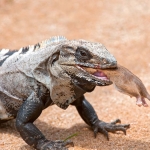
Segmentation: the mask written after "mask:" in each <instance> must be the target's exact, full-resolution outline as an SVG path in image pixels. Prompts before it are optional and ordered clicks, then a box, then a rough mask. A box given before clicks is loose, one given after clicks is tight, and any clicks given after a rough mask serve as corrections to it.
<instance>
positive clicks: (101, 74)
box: [93, 70, 108, 80]
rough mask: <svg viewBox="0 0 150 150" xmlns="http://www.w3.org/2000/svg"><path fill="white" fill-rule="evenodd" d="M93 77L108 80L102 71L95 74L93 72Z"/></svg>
mask: <svg viewBox="0 0 150 150" xmlns="http://www.w3.org/2000/svg"><path fill="white" fill-rule="evenodd" d="M93 75H94V76H96V77H100V78H101V79H106V80H108V77H107V76H106V75H105V74H104V73H103V72H102V71H99V70H98V71H97V72H94V73H93Z"/></svg>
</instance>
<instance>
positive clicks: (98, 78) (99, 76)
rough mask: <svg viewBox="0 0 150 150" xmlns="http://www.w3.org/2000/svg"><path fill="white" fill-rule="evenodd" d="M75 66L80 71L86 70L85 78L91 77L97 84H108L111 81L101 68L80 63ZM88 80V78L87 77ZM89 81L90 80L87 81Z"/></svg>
mask: <svg viewBox="0 0 150 150" xmlns="http://www.w3.org/2000/svg"><path fill="white" fill-rule="evenodd" d="M76 67H77V68H78V69H79V70H81V71H82V72H86V78H87V74H88V78H89V79H92V82H95V83H96V84H97V85H110V84H112V82H111V81H110V80H109V78H108V77H107V75H105V74H104V72H103V71H102V70H101V69H98V68H97V67H94V68H92V67H86V66H82V65H76ZM87 80H88V79H87ZM89 82H90V81H89Z"/></svg>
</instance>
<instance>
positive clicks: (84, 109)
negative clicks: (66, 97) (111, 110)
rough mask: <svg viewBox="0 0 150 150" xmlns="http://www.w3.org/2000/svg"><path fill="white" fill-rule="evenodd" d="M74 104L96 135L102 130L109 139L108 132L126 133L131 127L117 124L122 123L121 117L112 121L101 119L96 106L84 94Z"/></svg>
mask: <svg viewBox="0 0 150 150" xmlns="http://www.w3.org/2000/svg"><path fill="white" fill-rule="evenodd" d="M72 105H74V106H76V108H77V110H78V112H79V114H80V116H81V118H82V119H83V120H84V121H85V122H86V123H87V124H88V125H89V126H91V127H92V129H93V131H94V135H95V137H96V135H97V133H98V132H101V133H102V134H104V136H106V138H107V139H108V140H109V136H108V132H115V131H123V132H124V134H126V130H127V129H128V128H129V127H130V125H129V124H124V125H122V124H119V125H116V123H121V121H120V120H119V119H116V120H115V121H113V122H111V123H106V122H103V121H101V120H99V119H98V116H97V114H96V112H95V110H94V108H93V107H92V106H91V104H90V103H89V102H88V101H87V100H86V99H85V98H84V96H82V97H81V98H79V99H78V100H76V101H74V102H73V103H72Z"/></svg>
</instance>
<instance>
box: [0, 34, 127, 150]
mask: <svg viewBox="0 0 150 150" xmlns="http://www.w3.org/2000/svg"><path fill="white" fill-rule="evenodd" d="M83 67H87V68H94V69H95V72H94V73H93V74H91V73H89V72H87V71H86V70H85V69H84V68H83ZM116 67H117V61H116V59H115V58H114V56H113V55H112V54H110V53H109V51H108V50H107V49H106V48H105V47H104V46H103V45H102V44H100V43H94V42H88V41H85V40H67V39H66V38H65V37H62V36H58V37H53V38H50V39H48V40H45V41H43V42H41V43H38V44H35V45H33V46H28V47H23V48H21V49H20V50H18V51H16V50H15V51H9V50H8V49H2V50H1V51H0V122H1V123H2V122H5V121H8V120H11V119H14V118H16V128H17V130H18V132H19V133H20V135H21V137H22V138H23V140H24V141H25V142H26V143H27V144H28V145H30V146H32V147H34V148H35V149H37V150H67V149H68V148H67V147H66V146H68V145H73V142H71V141H59V140H58V141H50V140H48V139H46V138H45V136H44V135H43V134H42V133H41V131H40V130H39V129H38V128H37V127H36V126H35V125H34V124H33V122H34V121H35V120H36V119H37V118H38V117H39V116H40V114H41V112H42V110H43V109H45V108H47V107H48V106H50V105H53V104H56V105H57V106H58V107H60V108H62V109H67V107H68V106H69V105H73V106H75V107H76V109H77V111H78V112H79V115H80V116H81V118H82V119H83V120H84V121H85V122H86V123H87V124H88V125H89V126H91V127H92V129H93V131H94V135H95V137H96V135H97V133H98V132H101V133H102V134H104V135H105V136H106V137H107V139H109V137H108V132H114V131H123V132H124V133H126V130H127V129H128V128H129V124H124V125H121V124H119V125H117V124H116V123H119V122H120V120H119V119H117V120H115V121H114V122H112V123H105V122H103V121H101V120H99V118H98V116H97V114H96V112H95V110H94V108H93V107H92V106H91V104H90V103H89V102H88V101H87V100H86V99H85V97H84V94H85V93H86V92H91V91H93V90H94V88H95V87H96V86H106V85H110V84H112V82H111V81H110V80H109V79H108V78H107V76H105V75H104V74H102V73H101V74H100V73H99V72H98V71H97V69H107V68H116Z"/></svg>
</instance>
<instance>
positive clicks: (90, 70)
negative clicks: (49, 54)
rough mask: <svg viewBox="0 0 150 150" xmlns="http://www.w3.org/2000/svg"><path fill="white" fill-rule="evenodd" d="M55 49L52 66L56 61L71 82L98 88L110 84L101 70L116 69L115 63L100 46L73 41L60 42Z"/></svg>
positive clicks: (112, 57)
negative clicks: (84, 83)
mask: <svg viewBox="0 0 150 150" xmlns="http://www.w3.org/2000/svg"><path fill="white" fill-rule="evenodd" d="M57 49H58V50H57V53H55V54H54V55H53V58H52V64H54V63H55V62H56V61H57V64H59V66H60V67H61V68H62V70H63V71H65V73H66V74H67V75H68V76H70V77H71V79H73V82H76V83H78V82H80V83H81V82H86V83H90V84H93V85H100V86H101V85H110V84H112V82H111V81H110V80H109V79H108V78H107V76H106V75H105V74H104V73H103V71H102V70H103V69H108V68H116V67H117V61H116V59H115V58H114V56H113V55H112V54H111V53H110V52H109V51H108V50H107V49H106V48H105V47H104V46H103V45H102V44H100V43H93V42H88V41H85V40H73V41H66V42H62V44H61V45H60V46H59V47H57ZM57 66H58V65H57ZM60 76H61V75H60Z"/></svg>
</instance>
